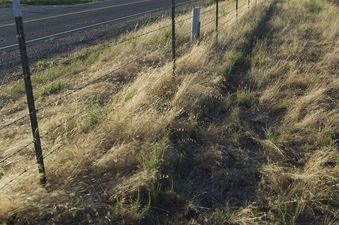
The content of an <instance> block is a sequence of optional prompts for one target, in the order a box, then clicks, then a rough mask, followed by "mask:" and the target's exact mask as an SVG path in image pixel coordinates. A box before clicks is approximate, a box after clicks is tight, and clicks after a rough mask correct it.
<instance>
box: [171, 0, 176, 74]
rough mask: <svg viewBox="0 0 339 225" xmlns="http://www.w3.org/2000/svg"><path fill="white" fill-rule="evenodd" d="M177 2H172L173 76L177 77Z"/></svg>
mask: <svg viewBox="0 0 339 225" xmlns="http://www.w3.org/2000/svg"><path fill="white" fill-rule="evenodd" d="M175 38H176V37H175V0H172V63H173V65H172V66H173V75H175V63H176V62H175V61H176V50H175V47H176V39H175Z"/></svg>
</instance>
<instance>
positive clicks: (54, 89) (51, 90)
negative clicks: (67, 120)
mask: <svg viewBox="0 0 339 225" xmlns="http://www.w3.org/2000/svg"><path fill="white" fill-rule="evenodd" d="M64 87H65V85H64V84H63V83H62V82H60V81H58V82H54V83H52V84H50V85H48V86H47V87H45V88H44V89H43V90H42V92H41V94H40V95H41V96H42V97H47V96H50V95H53V94H57V93H59V92H60V91H61V90H62V89H63V88H64Z"/></svg>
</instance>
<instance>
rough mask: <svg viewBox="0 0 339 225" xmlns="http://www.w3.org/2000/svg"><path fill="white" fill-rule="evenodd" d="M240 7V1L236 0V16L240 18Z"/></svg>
mask: <svg viewBox="0 0 339 225" xmlns="http://www.w3.org/2000/svg"><path fill="white" fill-rule="evenodd" d="M238 9H239V1H238V0H235V11H236V18H237V20H238Z"/></svg>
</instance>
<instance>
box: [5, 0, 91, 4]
mask: <svg viewBox="0 0 339 225" xmlns="http://www.w3.org/2000/svg"><path fill="white" fill-rule="evenodd" d="M93 1H95V0H22V1H21V2H22V4H26V5H63V4H66V5H73V4H80V3H87V2H93ZM11 2H12V1H11V0H0V5H10V4H11Z"/></svg>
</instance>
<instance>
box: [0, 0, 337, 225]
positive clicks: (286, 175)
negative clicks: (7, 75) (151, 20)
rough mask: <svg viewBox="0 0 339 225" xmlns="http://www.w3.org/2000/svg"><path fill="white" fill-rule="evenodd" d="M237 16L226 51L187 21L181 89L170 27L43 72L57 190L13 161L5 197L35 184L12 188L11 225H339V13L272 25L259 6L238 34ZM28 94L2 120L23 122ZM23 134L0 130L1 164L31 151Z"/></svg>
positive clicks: (321, 12) (316, 10)
mask: <svg viewBox="0 0 339 225" xmlns="http://www.w3.org/2000/svg"><path fill="white" fill-rule="evenodd" d="M314 2H316V3H314ZM241 3H245V1H242V2H241ZM223 4H225V3H223ZM313 4H315V5H313ZM264 5H265V4H264ZM222 6H223V5H222ZM224 6H225V5H224ZM244 8H247V6H246V5H245V6H244ZM186 17H187V15H182V17H181V18H182V19H183V18H186ZM205 17H206V18H203V20H202V21H208V20H209V19H210V18H213V13H210V14H206V15H205ZM228 18H229V19H230V18H233V19H232V20H231V21H232V22H233V23H232V24H233V25H231V24H230V25H227V26H223V27H222V28H221V32H220V34H219V41H218V43H216V42H215V37H214V33H213V29H214V25H213V24H209V25H207V26H206V27H204V28H203V40H202V42H201V43H200V44H199V45H194V46H192V45H191V44H190V43H189V36H188V34H189V29H190V26H189V23H187V25H185V24H184V23H183V24H182V25H181V26H180V27H181V29H180V30H179V33H178V42H179V43H180V45H179V46H180V47H179V49H178V53H179V56H178V59H177V72H176V76H175V77H173V76H172V73H171V62H170V61H168V59H170V51H169V50H170V48H169V46H170V40H169V36H168V30H167V29H163V30H161V31H160V32H157V33H153V34H150V35H148V36H146V37H145V38H143V39H140V41H138V42H134V41H129V42H127V43H125V44H123V45H120V46H114V44H107V45H105V46H98V47H95V48H93V49H89V50H88V51H87V52H94V53H86V56H85V59H81V60H80V61H79V59H76V60H74V61H70V62H71V63H69V65H63V66H60V67H55V65H52V66H49V68H48V69H46V68H44V70H41V72H39V74H38V76H37V78H35V79H36V80H35V82H34V85H35V90H37V91H36V94H37V95H38V102H37V103H38V108H43V109H42V110H40V111H39V121H40V128H41V130H42V133H43V134H44V135H43V148H44V150H45V154H46V155H48V157H46V159H45V164H46V170H47V176H48V179H49V186H48V187H47V188H46V189H43V188H41V187H40V186H39V185H38V183H37V177H36V175H37V174H36V166H35V164H34V160H33V158H34V156H33V151H28V150H25V151H22V152H21V153H20V154H16V155H15V156H14V157H11V158H10V159H9V160H6V161H5V163H2V167H1V170H0V177H1V180H0V185H1V186H2V185H4V184H6V183H7V182H8V181H10V180H11V179H14V178H15V177H16V176H17V175H18V174H20V172H21V171H23V170H25V169H28V172H27V173H25V174H24V176H21V177H20V179H15V181H14V182H12V183H10V185H8V186H6V187H5V188H2V189H1V191H0V199H1V201H0V221H7V222H9V223H10V222H12V223H15V224H45V223H46V220H47V221H49V222H50V223H56V224H90V223H94V224H107V223H116V224H138V223H144V224H166V223H170V224H297V223H299V222H300V223H301V222H304V223H308V222H309V221H311V223H312V224H335V221H336V220H337V219H338V218H337V217H338V215H337V209H338V193H339V192H338V165H337V164H336V160H338V154H337V151H336V148H337V139H338V129H339V128H338V125H337V121H338V120H339V118H338V115H339V114H338V88H339V83H338V77H337V74H336V73H337V62H338V54H336V53H337V52H338V41H337V40H338V33H337V30H338V29H335V28H337V26H338V16H337V9H336V8H335V7H334V6H333V5H330V4H329V3H327V2H325V1H323V0H315V1H312V0H305V1H296V0H291V1H288V2H285V3H275V4H273V6H272V7H270V8H269V10H268V13H267V6H266V5H265V6H262V5H261V4H260V5H258V6H257V8H256V10H255V11H253V12H251V14H250V18H251V19H250V20H249V19H248V17H244V19H240V20H239V21H238V24H237V29H234V28H235V26H234V24H235V23H234V22H235V20H234V14H231V15H229V17H228ZM285 18H288V20H286V19H285ZM223 22H225V20H222V21H221V24H222V23H223ZM168 24H169V20H168V19H163V20H162V21H159V22H158V23H155V24H153V25H150V26H147V27H144V28H141V29H140V30H139V31H136V32H137V33H131V34H128V35H126V36H123V37H121V40H123V39H127V38H129V37H130V36H131V35H135V34H138V33H144V32H147V31H150V30H153V29H155V28H158V27H160V26H162V25H168ZM287 24H288V26H287ZM202 25H204V24H202ZM329 28H331V29H329ZM306 34H307V35H306ZM160 47H161V48H160ZM166 47H167V48H166ZM76 54H79V53H76ZM82 60H83V61H82ZM129 61H131V63H129V64H128V65H126V66H123V67H121V65H124V64H125V62H129ZM56 68H57V69H56ZM44 71H48V72H49V73H48V72H44ZM65 71H67V73H65ZM319 74H321V76H319ZM46 84H48V85H46ZM18 87H20V84H19V83H17V82H16V83H11V84H8V85H6V86H3V87H1V89H0V90H1V94H0V95H1V96H0V97H1V101H2V102H4V104H3V107H2V108H1V109H0V114H1V116H2V118H7V119H8V120H9V118H12V119H14V118H17V117H20V116H21V115H23V114H24V113H25V110H26V109H25V104H24V96H23V95H22V93H21V92H20V91H17V90H20V88H18ZM83 87H84V88H83ZM10 93H15V95H14V96H12V97H11V98H8V97H7V96H8V94H10ZM62 96H65V98H60V97H62ZM51 103H52V104H51ZM44 106H46V107H44ZM6 122H7V121H4V124H5V123H6ZM19 124H20V126H17V127H16V126H14V127H10V128H7V129H3V130H0V133H1V137H3V138H2V139H1V140H0V144H1V146H3V149H6V151H1V154H2V158H4V157H6V156H9V155H10V154H12V153H15V151H16V149H18V148H20V147H21V146H24V145H25V144H28V143H29V141H30V132H29V127H28V124H27V121H21V122H20V123H19ZM19 124H18V125H19ZM59 124H62V125H61V126H59ZM54 150H55V151H54ZM52 151H53V154H49V153H51V152H52ZM22 162H25V164H23V163H22Z"/></svg>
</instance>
